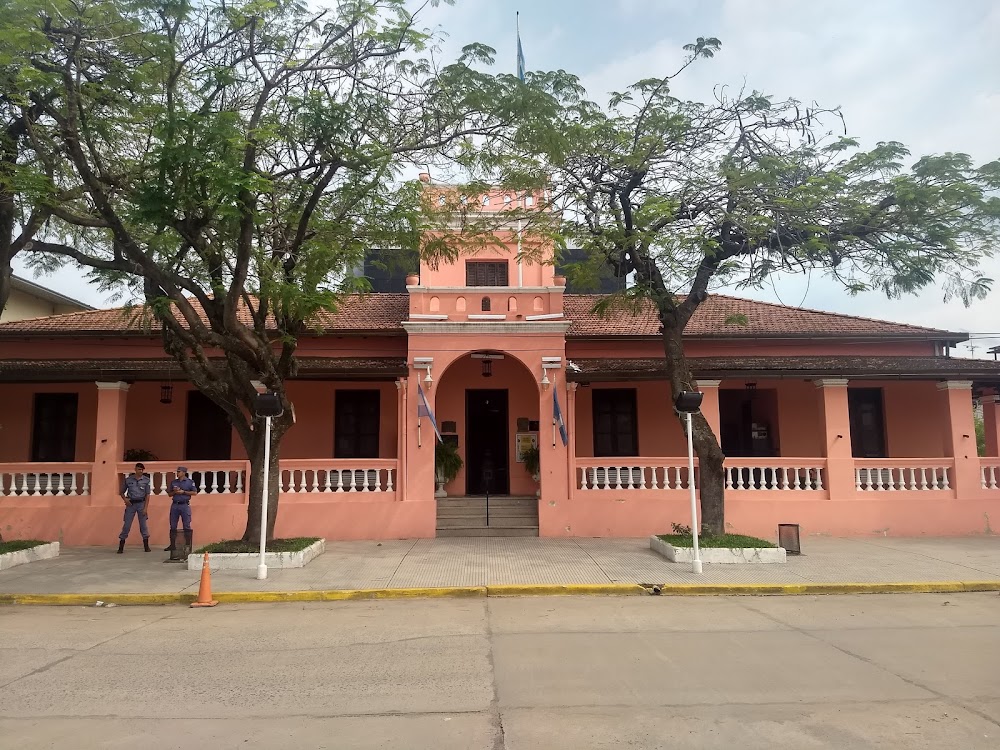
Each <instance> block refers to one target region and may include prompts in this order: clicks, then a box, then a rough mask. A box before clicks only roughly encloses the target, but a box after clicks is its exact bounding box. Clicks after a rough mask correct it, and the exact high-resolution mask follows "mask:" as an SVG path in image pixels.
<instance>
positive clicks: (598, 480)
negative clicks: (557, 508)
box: [577, 462, 698, 490]
mask: <svg viewBox="0 0 1000 750" xmlns="http://www.w3.org/2000/svg"><path fill="white" fill-rule="evenodd" d="M695 473H696V476H695V482H696V483H697V481H698V480H697V469H696V470H695ZM577 480H578V485H577V486H578V488H579V489H581V490H684V489H688V469H687V467H686V466H681V465H669V464H663V465H660V464H634V463H632V462H628V463H623V464H620V465H616V464H612V463H611V462H608V464H606V465H601V466H581V467H580V470H579V476H578V477H577Z"/></svg>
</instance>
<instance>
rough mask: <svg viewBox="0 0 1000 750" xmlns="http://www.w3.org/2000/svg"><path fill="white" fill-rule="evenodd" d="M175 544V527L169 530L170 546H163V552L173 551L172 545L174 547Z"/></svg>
mask: <svg viewBox="0 0 1000 750" xmlns="http://www.w3.org/2000/svg"><path fill="white" fill-rule="evenodd" d="M176 546H177V529H172V530H171V531H170V546H169V547H164V548H163V551H164V552H173V551H174V547H176Z"/></svg>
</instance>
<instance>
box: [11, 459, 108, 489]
mask: <svg viewBox="0 0 1000 750" xmlns="http://www.w3.org/2000/svg"><path fill="white" fill-rule="evenodd" d="M92 468H93V465H92V464H89V463H60V464H45V463H37V464H36V463H24V464H2V465H0V497H55V496H69V497H84V496H86V495H89V494H90V472H91V469H92Z"/></svg>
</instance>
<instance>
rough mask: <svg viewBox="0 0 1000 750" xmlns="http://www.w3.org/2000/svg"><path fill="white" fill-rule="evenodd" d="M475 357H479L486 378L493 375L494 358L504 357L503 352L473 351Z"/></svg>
mask: <svg viewBox="0 0 1000 750" xmlns="http://www.w3.org/2000/svg"><path fill="white" fill-rule="evenodd" d="M472 358H473V359H478V360H479V362H480V366H481V367H482V368H483V369H482V373H483V377H484V378H492V377H493V360H495V359H503V355H502V354H493V353H491V352H473V353H472Z"/></svg>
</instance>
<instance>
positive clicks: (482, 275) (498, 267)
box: [465, 260, 507, 286]
mask: <svg viewBox="0 0 1000 750" xmlns="http://www.w3.org/2000/svg"><path fill="white" fill-rule="evenodd" d="M465 285H466V286H507V261H505V260H500V261H494V260H467V261H466V262H465Z"/></svg>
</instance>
